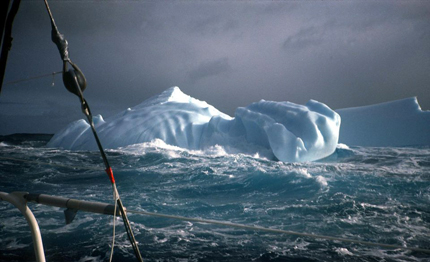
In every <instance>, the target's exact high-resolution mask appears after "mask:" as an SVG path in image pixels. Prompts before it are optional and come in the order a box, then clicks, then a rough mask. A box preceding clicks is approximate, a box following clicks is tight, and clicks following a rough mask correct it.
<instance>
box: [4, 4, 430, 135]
mask: <svg viewBox="0 0 430 262" xmlns="http://www.w3.org/2000/svg"><path fill="white" fill-rule="evenodd" d="M49 3H50V6H51V10H52V13H53V15H54V18H55V20H56V24H57V26H58V28H59V30H60V32H61V33H62V34H64V35H65V37H66V39H67V40H68V42H69V54H70V58H71V60H72V61H73V62H74V63H76V64H77V65H78V66H79V67H80V68H81V69H82V71H83V72H84V74H85V76H86V78H87V82H88V86H87V90H85V93H84V95H85V97H86V99H87V101H88V103H89V105H90V106H91V109H92V112H93V114H102V115H103V116H104V118H108V117H109V116H112V115H113V114H115V113H118V112H120V111H122V110H125V109H126V108H128V107H132V106H135V105H137V104H139V103H140V102H142V101H144V100H145V99H147V98H149V97H151V96H153V95H155V94H158V93H160V92H162V91H163V90H165V89H167V88H169V87H171V86H179V87H180V88H181V90H182V91H183V92H184V93H186V94H189V95H191V96H193V97H195V98H197V99H200V100H204V101H207V102H208V103H210V104H212V105H213V106H215V107H216V108H218V109H219V110H220V111H222V112H224V113H227V114H229V115H231V116H233V115H234V111H235V109H236V108H237V107H240V106H247V105H248V104H250V103H252V102H255V101H259V100H260V99H265V100H274V101H290V102H294V103H299V104H304V103H306V102H307V101H308V100H309V99H315V100H318V101H320V102H323V103H325V104H327V105H328V106H330V107H331V108H332V109H340V108H346V107H355V106H363V105H369V104H375V103H381V102H386V101H390V100H396V99H401V98H406V97H411V96H417V97H418V101H419V102H420V104H421V107H422V109H425V110H428V109H430V1H53V0H51V1H49ZM50 34H51V26H50V20H49V17H48V13H47V11H46V10H45V5H44V2H43V0H38V1H36V0H34V1H25V0H23V1H22V3H21V6H20V10H19V12H18V14H17V16H16V19H15V22H14V27H13V37H14V41H13V45H12V50H11V51H10V53H9V59H8V64H7V69H6V75H5V80H4V83H8V82H11V81H15V80H20V79H26V78H30V77H34V76H39V75H44V74H50V73H52V72H56V71H61V69H62V62H61V59H60V55H59V52H58V50H57V48H56V46H55V45H54V44H53V43H52V42H51V36H50ZM53 80H54V83H55V85H54V86H52V82H53ZM81 118H84V115H83V114H82V113H81V111H80V105H79V100H78V98H77V97H76V96H74V95H73V94H71V93H68V92H67V90H66V89H65V88H64V86H63V84H62V80H61V75H56V76H55V77H54V78H53V77H44V78H39V79H36V80H31V81H27V82H20V83H17V84H9V85H4V86H3V90H2V93H1V95H0V134H3V135H4V134H11V133H23V132H26V133H55V132H56V131H58V130H59V129H61V128H63V127H65V125H67V124H68V123H69V122H71V121H73V120H76V119H81Z"/></svg>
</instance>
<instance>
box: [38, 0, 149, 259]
mask: <svg viewBox="0 0 430 262" xmlns="http://www.w3.org/2000/svg"><path fill="white" fill-rule="evenodd" d="M45 5H46V9H47V10H48V14H49V17H50V19H51V26H52V33H51V39H52V41H53V42H54V43H55V44H56V45H57V48H58V51H59V52H60V56H61V59H62V60H63V82H64V85H65V87H66V88H67V90H69V91H70V92H71V93H73V94H75V95H77V96H78V97H79V100H80V102H81V107H82V112H83V113H84V115H85V116H86V117H87V119H88V123H89V124H90V126H91V130H92V132H93V135H94V138H95V140H96V143H97V146H98V148H99V151H100V154H101V156H102V158H103V163H104V165H105V168H106V169H105V170H106V173H107V174H108V176H109V179H110V181H111V183H112V186H113V189H114V191H115V192H116V195H117V199H116V203H117V205H118V208H119V210H120V213H121V216H122V220H123V222H124V226H125V230H126V232H127V236H128V239H129V241H130V243H131V245H132V247H133V251H134V253H135V255H136V258H137V259H138V260H139V261H143V259H142V256H141V254H140V251H139V248H138V246H137V242H136V239H135V238H134V234H133V231H132V229H131V226H130V222H129V221H128V218H127V214H126V212H125V208H124V206H123V204H122V201H121V198H120V197H119V194H118V191H117V188H116V184H115V179H114V177H113V172H112V168H111V166H110V165H109V161H108V159H107V157H106V153H105V151H104V149H103V146H102V144H101V142H100V139H99V137H98V135H97V131H96V129H95V126H94V122H93V116H92V114H91V110H90V107H89V105H88V103H87V101H86V100H85V98H84V95H83V93H82V92H83V91H84V89H85V87H86V79H85V76H84V74H83V73H82V71H81V70H80V69H79V67H78V66H77V65H76V64H74V63H73V62H72V61H71V60H70V58H69V51H68V43H67V40H66V39H65V38H64V35H62V34H60V32H59V30H58V28H57V25H56V24H55V20H54V17H53V16H52V12H51V9H50V8H49V5H48V1H47V0H45ZM68 64H70V65H71V66H72V68H73V69H70V70H67V65H68Z"/></svg>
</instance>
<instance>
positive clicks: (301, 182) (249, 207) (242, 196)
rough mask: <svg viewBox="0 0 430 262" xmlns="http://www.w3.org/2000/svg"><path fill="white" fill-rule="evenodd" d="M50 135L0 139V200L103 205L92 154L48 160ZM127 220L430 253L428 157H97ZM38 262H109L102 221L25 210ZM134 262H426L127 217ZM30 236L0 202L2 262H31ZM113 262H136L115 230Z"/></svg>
mask: <svg viewBox="0 0 430 262" xmlns="http://www.w3.org/2000/svg"><path fill="white" fill-rule="evenodd" d="M50 137H51V136H50V135H28V134H27V135H12V136H3V137H0V141H1V142H0V191H2V192H7V193H10V192H13V191H28V192H30V193H43V194H49V195H54V196H63V197H67V198H75V199H79V200H88V201H98V202H105V203H112V202H113V201H112V198H113V197H112V188H111V185H110V182H109V179H108V178H107V176H106V174H105V172H104V166H103V162H102V159H101V157H100V155H99V153H98V152H89V151H68V150H61V149H56V148H47V147H46V143H47V141H49V139H50ZM107 156H108V158H109V162H110V164H111V166H112V169H113V171H114V175H115V179H116V182H117V187H118V191H119V193H120V196H121V199H122V201H123V203H124V205H125V206H126V207H127V209H128V210H136V211H148V212H158V213H163V214H170V215H178V216H186V217H195V218H204V219H211V220H218V221H228V222H232V223H239V224H245V225H255V226H262V227H267V228H274V229H283V230H289V231H296V232H301V233H312V234H319V235H328V236H334V237H342V238H348V239H355V240H362V241H370V242H376V243H385V244H393V245H398V246H407V247H417V248H423V249H430V147H420V148H417V147H400V148H399V147H396V148H393V147H384V148H374V147H347V146H341V147H338V148H337V150H336V152H335V153H334V154H333V155H332V156H330V157H328V158H326V159H323V160H320V161H317V162H308V163H283V162H275V161H271V160H267V159H262V158H260V157H258V156H257V155H256V156H247V155H241V154H236V155H232V154H226V153H225V152H224V151H223V149H222V148H218V147H214V148H211V149H210V150H206V151H204V152H203V151H189V150H183V149H180V148H176V147H171V146H168V145H165V144H163V143H161V142H159V141H158V142H157V141H156V142H153V143H145V144H138V145H133V146H129V147H126V148H121V149H118V150H107ZM28 206H29V207H30V209H31V210H32V211H33V213H34V215H35V217H36V218H37V219H38V221H39V225H40V230H41V233H42V238H43V241H44V248H45V253H46V258H47V261H108V260H109V255H110V247H111V241H112V228H113V220H112V217H111V216H106V215H98V214H92V213H85V212H78V214H77V216H76V218H75V220H74V221H73V222H72V223H71V224H68V225H66V224H65V220H64V215H63V210H62V209H60V208H56V207H49V206H43V205H39V204H34V203H29V204H28ZM128 215H129V219H130V222H131V225H132V227H133V230H134V234H135V237H136V240H137V241H138V243H139V248H140V251H141V253H142V257H143V259H144V261H430V254H429V253H424V252H417V251H409V250H402V249H385V248H381V247H375V246H366V245H362V244H353V243H344V242H340V241H329V240H323V239H314V238H308V237H298V236H292V235H284V234H278V233H266V232H259V231H252V230H245V229H238V228H229V227H225V226H219V225H210V224H205V223H197V222H186V221H180V220H174V219H166V218H155V217H149V216H144V215H139V214H133V213H129V214H128ZM34 259H35V258H34V254H33V246H32V241H31V235H30V230H29V228H28V226H27V223H26V221H25V219H24V218H23V217H22V215H21V214H20V213H19V211H18V210H17V209H16V208H14V207H13V206H12V205H11V204H9V203H7V202H6V201H1V202H0V261H34ZM113 261H136V259H135V257H134V253H133V250H132V248H131V246H130V244H129V243H128V239H127V236H126V233H125V230H124V227H123V226H122V221H121V219H119V218H118V219H117V222H116V242H115V248H114V255H113Z"/></svg>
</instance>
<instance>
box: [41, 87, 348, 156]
mask: <svg viewBox="0 0 430 262" xmlns="http://www.w3.org/2000/svg"><path fill="white" fill-rule="evenodd" d="M94 123H95V126H96V129H97V132H98V134H99V137H100V140H101V142H102V144H103V145H104V147H105V148H119V147H125V146H128V145H132V144H137V143H144V142H150V141H154V140H156V139H161V140H163V141H164V142H165V143H167V144H170V145H174V146H178V147H182V148H186V149H193V150H194V149H198V150H201V149H205V148H210V147H212V146H216V145H219V146H222V147H223V148H224V150H225V151H226V152H227V153H245V154H252V155H254V154H258V155H259V156H261V157H266V158H269V159H275V160H280V161H285V162H302V161H313V160H317V159H321V158H324V157H326V156H329V155H330V154H332V153H333V152H334V151H335V149H336V146H337V143H338V138H339V127H340V117H339V115H338V114H337V113H336V112H335V111H333V110H331V109H330V108H329V107H328V106H326V105H325V104H323V103H320V102H317V101H314V100H310V101H309V102H308V103H306V105H297V104H294V103H290V102H273V101H264V100H261V101H259V102H255V103H252V104H251V105H249V106H247V107H239V108H237V109H236V112H235V115H234V118H232V117H230V116H228V115H226V114H224V113H222V112H220V111H218V110H217V109H216V108H214V107H213V106H211V105H209V104H207V103H206V102H203V101H199V100H197V99H195V98H192V97H190V96H188V95H186V94H184V93H183V92H182V91H181V90H180V89H179V88H178V87H172V88H169V89H167V90H166V91H164V92H162V93H161V94H159V95H156V96H154V97H152V98H149V99H148V100H145V101H144V102H142V103H141V104H139V105H137V106H135V107H133V108H128V109H127V110H125V111H123V112H121V113H120V114H118V115H116V116H114V117H112V118H110V119H108V120H106V121H105V120H104V119H103V118H102V116H101V115H98V116H96V117H94ZM48 146H49V147H61V148H64V149H70V150H96V149H97V145H96V143H95V141H94V138H93V134H92V132H91V129H90V126H89V124H88V123H87V122H86V121H84V120H82V119H81V120H78V121H75V122H73V123H71V124H69V125H68V126H67V127H66V128H65V129H63V130H61V131H60V132H58V133H56V134H55V135H54V137H53V138H52V139H51V140H50V142H49V143H48Z"/></svg>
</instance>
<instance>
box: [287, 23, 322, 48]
mask: <svg viewBox="0 0 430 262" xmlns="http://www.w3.org/2000/svg"><path fill="white" fill-rule="evenodd" d="M322 41H323V40H322V38H321V30H319V29H318V28H316V27H314V26H312V27H308V28H303V29H300V31H299V32H297V33H296V34H295V35H292V36H289V37H288V38H287V40H285V42H284V43H283V45H282V46H283V47H284V48H286V49H288V48H292V49H306V48H309V47H310V46H314V45H319V44H321V43H322Z"/></svg>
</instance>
